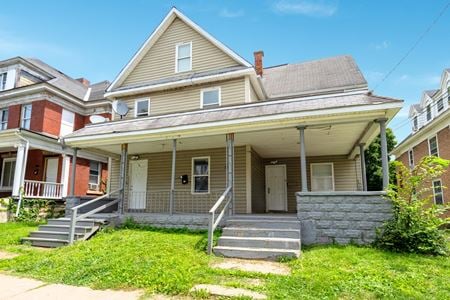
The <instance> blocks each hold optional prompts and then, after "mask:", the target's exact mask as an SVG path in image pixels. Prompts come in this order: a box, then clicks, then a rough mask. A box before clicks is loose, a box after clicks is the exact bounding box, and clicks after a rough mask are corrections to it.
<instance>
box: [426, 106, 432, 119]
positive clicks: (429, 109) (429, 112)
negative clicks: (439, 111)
mask: <svg viewBox="0 0 450 300" xmlns="http://www.w3.org/2000/svg"><path fill="white" fill-rule="evenodd" d="M430 120H431V104H428V105H427V121H430Z"/></svg>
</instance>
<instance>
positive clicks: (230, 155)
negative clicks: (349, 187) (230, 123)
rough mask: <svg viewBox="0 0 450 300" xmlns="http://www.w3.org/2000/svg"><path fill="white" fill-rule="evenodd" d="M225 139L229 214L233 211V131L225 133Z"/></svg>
mask: <svg viewBox="0 0 450 300" xmlns="http://www.w3.org/2000/svg"><path fill="white" fill-rule="evenodd" d="M226 141H227V149H226V156H227V159H226V172H227V181H226V185H227V186H226V188H228V187H230V186H231V191H230V197H231V205H230V209H229V213H230V215H232V214H234V213H235V208H234V133H228V134H227V135H226Z"/></svg>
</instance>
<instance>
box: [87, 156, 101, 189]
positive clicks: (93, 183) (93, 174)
mask: <svg viewBox="0 0 450 300" xmlns="http://www.w3.org/2000/svg"><path fill="white" fill-rule="evenodd" d="M101 168H102V164H101V163H100V162H98V161H93V160H91V161H90V163H89V187H88V188H89V190H91V191H98V190H99V189H100V180H101V176H100V174H101V172H102V170H101Z"/></svg>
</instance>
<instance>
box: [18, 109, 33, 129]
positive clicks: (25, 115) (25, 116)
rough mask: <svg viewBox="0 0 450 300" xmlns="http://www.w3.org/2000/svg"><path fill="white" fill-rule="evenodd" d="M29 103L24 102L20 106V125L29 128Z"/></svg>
mask: <svg viewBox="0 0 450 300" xmlns="http://www.w3.org/2000/svg"><path fill="white" fill-rule="evenodd" d="M31 108H32V106H31V104H25V105H23V106H22V123H21V126H20V127H22V128H24V129H30V125H31Z"/></svg>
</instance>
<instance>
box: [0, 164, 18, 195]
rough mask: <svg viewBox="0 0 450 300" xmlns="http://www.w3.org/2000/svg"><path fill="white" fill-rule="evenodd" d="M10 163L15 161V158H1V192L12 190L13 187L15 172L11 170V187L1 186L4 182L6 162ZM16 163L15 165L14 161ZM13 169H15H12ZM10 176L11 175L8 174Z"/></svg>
mask: <svg viewBox="0 0 450 300" xmlns="http://www.w3.org/2000/svg"><path fill="white" fill-rule="evenodd" d="M10 161H16V158H15V157H8V158H3V162H2V174H1V179H0V189H2V190H9V189H12V187H13V185H14V172H15V170H13V169H11V171H12V172H13V173H12V182H13V185H11V186H4V185H3V181H4V176H5V173H4V172H5V163H6V162H10ZM16 163H17V161H16ZM14 169H15V168H14ZM10 176H11V174H10Z"/></svg>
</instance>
